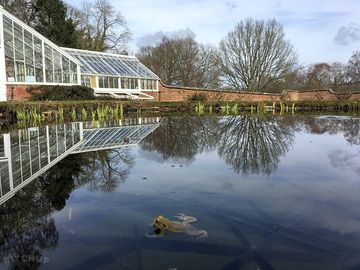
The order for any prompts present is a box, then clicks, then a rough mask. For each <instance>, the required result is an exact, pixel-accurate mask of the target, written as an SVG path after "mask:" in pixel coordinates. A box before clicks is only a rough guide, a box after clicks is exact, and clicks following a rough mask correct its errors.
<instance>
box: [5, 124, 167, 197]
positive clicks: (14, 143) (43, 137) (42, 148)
mask: <svg viewBox="0 0 360 270" xmlns="http://www.w3.org/2000/svg"><path fill="white" fill-rule="evenodd" d="M159 122H160V118H158V117H156V118H137V119H127V120H116V121H109V122H101V123H100V122H89V123H81V122H79V123H66V124H60V125H54V126H43V127H36V128H27V129H23V130H18V131H14V132H10V133H7V134H2V135H0V183H1V184H0V204H2V203H4V202H5V201H6V200H8V199H9V198H11V197H12V196H13V195H14V194H15V193H16V192H17V191H19V190H20V189H21V188H23V187H24V186H26V185H27V184H28V183H30V182H31V181H32V180H34V179H35V178H36V177H38V176H39V175H41V174H42V173H44V172H45V171H47V170H48V169H50V168H51V167H52V166H54V165H55V164H56V163H58V162H59V161H60V160H62V159H63V158H65V157H66V156H68V155H70V154H74V153H82V152H89V151H100V150H105V149H114V148H121V147H129V146H133V145H136V144H138V143H139V142H140V141H141V140H142V139H143V138H145V137H146V136H147V135H148V134H149V133H151V132H153V131H154V130H155V129H156V128H157V127H158V126H159Z"/></svg>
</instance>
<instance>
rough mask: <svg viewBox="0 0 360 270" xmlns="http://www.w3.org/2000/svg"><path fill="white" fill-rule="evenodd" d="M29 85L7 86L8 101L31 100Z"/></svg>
mask: <svg viewBox="0 0 360 270" xmlns="http://www.w3.org/2000/svg"><path fill="white" fill-rule="evenodd" d="M28 87H29V85H7V86H6V96H7V100H24V99H28V98H30V94H29V93H28V92H27V91H26V89H27V88H28Z"/></svg>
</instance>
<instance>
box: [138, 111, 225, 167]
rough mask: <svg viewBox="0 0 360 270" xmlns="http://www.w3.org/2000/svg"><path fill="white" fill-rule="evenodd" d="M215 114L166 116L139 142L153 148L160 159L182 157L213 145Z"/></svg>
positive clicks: (215, 129) (191, 156)
mask: <svg viewBox="0 0 360 270" xmlns="http://www.w3.org/2000/svg"><path fill="white" fill-rule="evenodd" d="M218 129H219V123H218V117H168V118H165V119H163V121H161V124H160V127H159V128H157V129H156V130H155V131H154V132H153V133H152V134H150V135H149V136H147V137H146V138H145V139H144V140H143V141H142V142H141V144H140V145H141V148H142V150H145V151H156V152H158V153H160V154H161V156H162V158H163V160H168V159H170V158H172V159H175V160H181V159H185V160H187V161H191V160H192V159H193V158H194V156H195V155H196V154H198V153H201V152H203V151H208V150H211V149H214V147H216V142H217V137H218Z"/></svg>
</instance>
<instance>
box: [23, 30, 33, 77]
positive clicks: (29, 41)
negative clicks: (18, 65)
mask: <svg viewBox="0 0 360 270" xmlns="http://www.w3.org/2000/svg"><path fill="white" fill-rule="evenodd" d="M24 41H25V43H24V47H25V65H26V77H25V81H26V82H35V68H34V48H33V36H32V34H31V33H30V32H29V31H26V30H25V29H24Z"/></svg>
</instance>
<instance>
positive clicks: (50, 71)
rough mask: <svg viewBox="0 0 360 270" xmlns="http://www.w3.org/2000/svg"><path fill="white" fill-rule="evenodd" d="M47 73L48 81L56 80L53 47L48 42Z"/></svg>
mask: <svg viewBox="0 0 360 270" xmlns="http://www.w3.org/2000/svg"><path fill="white" fill-rule="evenodd" d="M45 75H46V82H53V81H54V67H53V58H52V48H51V47H50V46H49V45H47V44H45Z"/></svg>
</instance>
